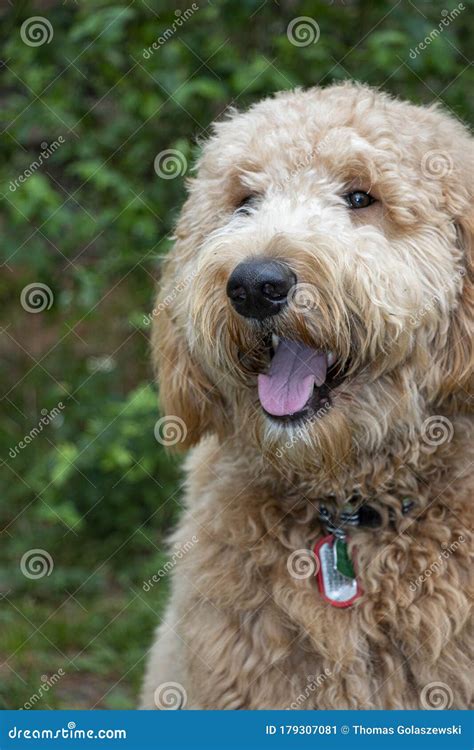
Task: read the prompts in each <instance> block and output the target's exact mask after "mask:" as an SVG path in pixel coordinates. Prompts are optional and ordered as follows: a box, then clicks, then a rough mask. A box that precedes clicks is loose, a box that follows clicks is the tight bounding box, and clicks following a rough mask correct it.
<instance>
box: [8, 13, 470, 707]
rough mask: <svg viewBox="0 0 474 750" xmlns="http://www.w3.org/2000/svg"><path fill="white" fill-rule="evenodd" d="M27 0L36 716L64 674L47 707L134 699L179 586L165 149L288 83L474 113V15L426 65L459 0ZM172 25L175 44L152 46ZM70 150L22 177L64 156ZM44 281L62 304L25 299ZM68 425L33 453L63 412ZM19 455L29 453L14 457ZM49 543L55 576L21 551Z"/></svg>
mask: <svg viewBox="0 0 474 750" xmlns="http://www.w3.org/2000/svg"><path fill="white" fill-rule="evenodd" d="M196 5H197V6H198V9H197V10H196V11H195V12H193V13H192V14H191V16H190V17H188V18H187V20H185V21H184V22H182V23H181V25H177V19H179V18H180V16H181V17H182V19H183V18H184V16H183V14H184V13H185V11H186V9H188V8H189V7H191V3H188V4H186V3H185V4H181V5H180V6H179V7H178V6H177V5H174V4H172V3H164V2H159V3H156V2H153V0H147V2H145V1H143V2H141V1H140V0H137V1H135V2H121V1H120V0H115V1H114V0H97V1H96V2H87V1H85V0H80V1H79V2H72V1H70V0H65V2H36V3H21V2H20V3H15V4H14V7H10V6H8V5H6V6H4V7H3V8H2V10H1V11H0V14H1V15H0V20H1V24H0V29H1V30H0V35H1V37H2V50H3V51H2V57H3V60H4V63H3V65H2V70H1V76H2V81H3V87H2V94H1V105H2V106H1V119H2V138H1V145H0V149H1V160H0V184H1V192H2V211H1V217H0V221H1V229H2V232H1V235H2V243H1V256H2V274H1V276H0V294H1V299H2V317H3V320H2V326H3V334H2V338H1V344H0V346H1V368H2V384H3V385H2V395H3V400H2V406H3V410H2V430H1V434H0V459H1V461H2V475H1V476H2V478H1V480H0V529H1V532H0V533H1V535H0V706H3V707H9V708H17V707H21V706H23V705H24V704H25V703H26V702H27V701H30V700H31V697H32V696H33V695H35V694H37V693H38V691H39V690H40V685H41V684H42V683H44V680H45V678H48V677H50V676H51V675H53V674H55V673H57V672H58V670H59V669H61V670H62V671H63V672H64V676H62V677H61V679H60V680H59V681H58V682H57V684H56V685H55V686H54V687H53V688H51V689H50V690H48V691H47V692H44V691H43V692H44V695H43V697H42V698H41V699H39V700H38V701H37V702H36V703H35V707H37V708H45V707H48V706H49V707H53V708H66V707H67V708H90V707H93V706H97V707H102V708H103V707H105V708H128V707H129V708H132V707H134V705H135V702H136V695H137V690H138V686H139V683H140V679H141V675H142V671H143V659H144V655H145V650H146V648H147V646H148V644H149V642H150V638H151V633H152V629H153V627H154V625H155V623H156V622H157V621H158V619H159V615H160V611H161V608H162V606H163V602H164V600H165V597H166V580H165V581H162V582H160V584H159V585H156V586H155V587H154V588H153V589H152V590H151V591H150V592H148V593H146V592H144V591H143V589H142V583H143V581H144V580H146V579H147V578H148V577H150V576H151V575H152V574H153V573H156V571H157V570H158V569H159V568H160V567H161V566H162V564H163V563H164V561H165V560H166V552H165V550H164V548H163V539H164V536H165V535H166V533H167V531H168V529H169V528H170V525H171V524H172V523H173V519H174V518H175V516H176V512H177V511H179V503H180V495H179V466H178V465H177V463H176V461H175V460H172V459H170V458H169V457H168V456H167V455H165V453H164V451H163V448H162V446H160V445H159V444H158V443H157V441H156V440H155V437H154V425H155V421H156V419H157V417H158V414H157V410H156V394H155V392H154V386H153V383H152V377H151V372H150V367H149V363H148V359H149V356H148V333H149V326H148V324H147V322H146V319H145V316H146V314H147V313H148V312H149V311H150V310H151V307H152V299H153V293H154V288H155V284H156V280H157V278H158V275H159V263H160V258H161V257H162V256H163V255H164V254H165V253H166V252H167V250H168V247H169V240H168V236H169V234H170V231H171V229H172V226H173V221H174V219H175V217H176V214H177V211H178V209H179V206H180V203H181V202H182V199H183V195H184V185H183V182H184V181H183V178H182V176H178V177H177V178H176V179H163V178H160V176H159V175H157V173H156V171H155V169H154V160H155V157H156V156H157V154H159V153H161V152H162V151H163V150H165V149H177V150H179V151H180V152H181V153H182V154H184V156H185V158H186V160H187V161H188V163H189V165H191V163H192V161H193V159H194V158H195V155H196V153H197V145H196V143H197V140H198V139H200V138H202V137H203V136H205V135H206V133H207V132H208V130H209V124H210V123H211V121H212V120H213V119H215V118H216V117H219V116H220V115H221V113H222V112H223V111H224V110H225V108H226V107H227V106H229V105H230V104H233V105H236V106H238V107H240V108H243V107H245V106H247V105H248V104H249V103H250V102H252V101H254V100H256V99H259V98H260V97H262V96H265V95H267V94H269V93H271V92H273V91H276V90H278V89H282V88H290V87H293V86H310V85H314V84H318V83H321V84H329V83H331V82H332V81H338V80H341V79H344V78H355V79H358V80H361V81H367V82H369V83H371V84H373V85H375V86H381V87H383V88H385V89H388V90H389V91H391V92H393V93H395V94H398V95H401V96H403V97H408V98H410V99H413V100H414V101H416V102H425V103H426V102H431V101H434V100H438V99H439V100H441V101H442V102H443V103H444V104H445V105H446V106H448V107H449V108H450V109H451V111H452V112H453V113H454V114H455V115H457V116H458V117H460V118H462V119H464V120H466V119H468V117H469V109H470V102H469V99H468V93H469V91H471V92H472V90H473V88H472V74H471V72H470V68H469V59H468V57H469V56H468V40H469V36H470V33H471V32H472V27H471V29H470V24H471V22H472V13H471V12H470V9H471V8H472V2H470V0H464V3H463V6H464V8H465V10H463V11H462V13H461V14H460V16H459V17H458V18H457V19H456V20H454V21H453V22H452V23H450V24H449V25H448V26H446V27H445V28H444V27H443V31H442V32H441V33H439V35H438V36H437V37H436V38H433V39H432V41H431V42H430V43H429V44H428V45H427V46H426V49H425V50H424V51H421V52H420V54H415V55H414V56H413V53H412V54H411V51H413V50H414V49H415V47H416V46H417V45H419V43H420V41H423V39H424V38H425V37H427V36H428V35H430V33H431V32H432V31H433V29H435V28H438V25H439V23H440V21H441V19H442V18H443V17H445V16H446V12H445V11H446V10H451V9H452V8H454V7H456V6H455V5H454V3H453V5H452V6H451V4H448V5H446V4H445V3H444V0H443V3H440V2H437V1H435V2H422V0H415V2H400V1H399V2H395V3H392V2H385V0H378V1H377V2H374V3H368V2H364V1H363V0H345V2H344V0H341V1H340V2H336V1H332V2H321V1H312V2H293V1H292V0H280V2H279V3H273V2H269V1H268V0H267V2H265V1H264V2H262V0H212V2H211V0H209V2H207V1H205V0H204V1H201V0H198V2H196ZM32 16H42V17H44V18H46V19H47V20H48V21H49V22H50V24H51V27H52V29H53V32H54V34H53V36H52V38H51V39H50V40H49V41H47V42H45V43H43V44H41V45H38V46H32V45H29V44H26V43H25V42H24V41H23V39H22V35H21V28H22V24H23V22H24V21H25V20H26V19H28V18H30V17H32ZM299 16H308V17H310V18H312V19H314V20H315V21H316V22H317V23H318V26H319V29H320V37H319V40H318V41H317V43H314V44H309V45H307V46H295V45H294V44H292V43H290V41H289V39H288V36H287V27H288V24H289V22H290V21H291V20H292V19H294V18H295V17H299ZM167 29H171V30H172V33H171V35H169V34H168V35H167V39H166V41H165V43H163V44H161V43H160V45H159V46H158V49H156V50H154V51H153V52H152V54H150V55H149V56H148V58H147V57H146V56H144V55H143V50H144V49H146V48H148V47H149V46H150V45H152V43H153V42H156V41H157V40H158V39H159V38H160V37H162V36H163V34H164V33H165V32H166V30H167ZM60 137H61V138H62V141H63V142H60V146H59V147H58V148H57V149H56V150H55V151H54V153H53V154H52V155H51V156H50V158H48V159H47V160H46V162H45V163H44V164H43V165H42V166H41V167H40V168H39V169H37V170H34V171H33V172H32V173H31V176H29V177H28V178H27V179H26V180H25V181H24V182H22V183H20V184H19V186H18V187H16V188H15V189H12V187H11V185H12V181H14V180H16V179H18V176H19V175H21V174H23V173H24V170H25V169H27V168H28V167H29V165H31V163H32V162H34V161H35V159H37V158H38V156H39V153H40V151H41V150H42V149H43V148H44V144H51V143H53V142H55V141H58V139H59V138H60ZM36 282H41V283H43V284H46V285H47V286H48V287H49V288H50V289H51V292H52V297H53V302H52V304H51V306H50V308H49V309H45V310H44V311H43V312H41V313H31V312H27V311H26V310H25V309H24V307H23V306H22V304H21V301H20V300H21V293H22V290H23V289H24V288H25V286H27V285H29V284H32V283H36ZM60 402H61V403H62V404H63V407H62V408H61V409H60V413H59V414H58V415H57V416H56V418H55V419H54V420H53V421H52V422H51V424H49V425H48V426H46V427H45V428H44V429H43V430H42V432H41V434H39V435H38V436H37V437H35V438H34V439H33V440H32V441H31V443H29V444H28V445H27V446H26V447H24V448H23V449H20V450H19V451H18V452H15V450H14V448H15V446H18V444H19V442H20V441H21V440H22V439H23V438H24V436H25V435H27V434H29V433H30V431H31V430H32V429H33V428H34V427H35V426H37V425H38V423H39V421H40V419H41V417H42V415H44V413H45V410H46V411H48V412H49V411H50V410H51V409H54V408H55V407H57V405H58V404H59V403H60ZM12 449H13V454H14V455H13V456H12ZM36 548H40V549H43V550H46V551H47V552H48V553H49V554H50V555H51V558H52V560H53V563H54V568H53V570H52V571H50V575H45V576H43V577H41V578H38V579H31V578H28V577H25V575H23V573H22V572H21V565H20V563H21V559H22V556H23V555H24V554H25V553H26V552H27V551H28V550H31V549H36Z"/></svg>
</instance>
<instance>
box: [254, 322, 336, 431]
mask: <svg viewBox="0 0 474 750" xmlns="http://www.w3.org/2000/svg"><path fill="white" fill-rule="evenodd" d="M269 349H270V365H269V367H268V369H267V371H266V373H261V374H259V376H258V397H259V400H260V404H261V406H262V408H263V410H264V412H265V413H266V414H267V415H268V416H269V417H271V418H272V419H273V420H276V421H278V422H280V423H281V422H283V423H285V422H295V421H298V420H302V419H308V418H313V417H314V418H318V417H322V416H324V414H326V412H327V411H328V410H329V409H330V408H331V406H332V391H333V389H334V388H335V387H336V386H337V385H338V384H339V383H340V382H341V380H342V378H343V373H341V370H340V368H339V367H338V366H337V363H336V356H335V354H334V353H333V352H329V351H324V350H319V349H313V348H312V347H310V346H307V345H306V344H304V343H303V342H301V341H292V340H290V339H286V338H279V337H277V336H275V335H273V336H272V345H271V346H270V348H269Z"/></svg>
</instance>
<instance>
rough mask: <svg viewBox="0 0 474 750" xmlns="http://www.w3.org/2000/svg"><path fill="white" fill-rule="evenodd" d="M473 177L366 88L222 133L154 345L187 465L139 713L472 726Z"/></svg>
mask: <svg viewBox="0 0 474 750" xmlns="http://www.w3.org/2000/svg"><path fill="white" fill-rule="evenodd" d="M472 155H473V149H472V140H471V138H470V135H469V132H468V130H467V128H466V127H465V126H464V125H463V124H462V123H460V122H459V121H458V120H457V118H455V117H454V116H452V115H451V114H448V113H447V112H446V111H444V110H443V109H442V108H440V107H439V106H428V107H423V106H415V105H414V104H411V103H408V102H404V101H400V100H398V99H395V98H392V97H391V96H389V95H387V94H385V93H382V92H380V91H378V90H375V89H372V88H370V87H367V86H365V85H361V84H357V83H348V82H345V83H343V84H338V85H333V86H330V87H328V88H312V89H309V90H294V91H287V92H282V93H279V94H277V95H275V96H273V97H271V98H268V99H265V100H263V101H261V102H259V103H257V104H255V105H254V106H252V107H250V109H249V110H248V111H246V112H244V113H238V112H235V111H232V112H231V113H230V114H229V115H228V116H226V117H225V118H224V119H223V120H222V121H220V122H217V123H216V124H215V125H214V130H213V135H212V136H211V137H210V139H209V140H208V142H207V143H206V144H205V145H204V147H203V150H202V157H201V158H200V160H199V163H198V169H197V176H196V177H194V178H192V179H191V180H190V181H189V184H188V189H189V193H188V198H187V200H186V203H185V205H184V208H183V210H182V213H181V217H180V219H179V222H178V224H177V229H176V237H175V244H174V247H173V249H172V251H171V252H170V254H169V256H168V257H167V259H166V261H165V267H164V271H163V277H162V283H161V291H160V293H159V297H158V306H157V309H158V313H157V315H156V316H155V320H154V329H153V336H152V342H153V353H154V361H155V362H156V365H157V369H158V379H159V387H160V400H161V405H162V409H163V411H164V414H165V415H167V416H166V417H165V418H164V424H165V425H166V421H167V420H168V428H169V429H171V428H174V430H175V432H176V431H177V432H178V433H179V436H178V437H175V439H174V440H173V441H172V442H175V443H177V440H178V439H179V443H177V447H178V448H188V447H191V446H193V448H192V451H191V452H190V453H189V454H188V456H187V460H186V464H185V471H186V477H187V480H186V491H185V498H184V504H185V510H184V512H183V515H182V517H181V520H180V521H179V525H178V527H177V529H176V531H175V532H174V534H173V536H172V540H171V541H172V544H173V545H174V546H173V547H172V548H171V549H172V550H174V551H173V561H172V562H173V564H172V565H171V566H170V567H172V568H173V570H172V574H171V575H172V593H171V600H170V602H169V605H168V608H167V609H166V612H165V614H164V616H163V619H162V622H161V624H160V625H159V628H158V631H157V635H156V640H155V642H154V645H153V647H152V649H151V652H150V655H149V661H148V666H147V670H146V676H145V680H144V685H143V689H142V695H141V707H142V708H147V709H157V708H158V709H168V708H187V709H295V708H297V709H420V708H421V709H423V708H425V709H429V708H456V709H465V708H467V707H469V706H471V705H472V686H473V684H474V681H473V680H472V675H471V674H470V666H469V665H470V658H472V653H473V645H474V638H473V629H472V621H471V620H470V603H469V602H470V599H469V588H470V586H471V584H472V576H471V575H470V573H469V562H470V555H471V551H472V547H471V541H472V536H471V532H470V527H471V514H470V498H471V493H472V486H473V482H472V455H471V454H472V403H471V394H472V364H473V305H474V294H473V261H472V233H473V229H474V212H473V209H472V200H473V194H472V193H473V183H472V175H473V174H474V170H473V163H472Z"/></svg>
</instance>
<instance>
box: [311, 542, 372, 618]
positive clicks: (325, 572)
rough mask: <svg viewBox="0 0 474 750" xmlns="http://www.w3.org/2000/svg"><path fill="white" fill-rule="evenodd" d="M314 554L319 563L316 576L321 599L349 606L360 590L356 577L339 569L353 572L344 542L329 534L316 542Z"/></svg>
mask: <svg viewBox="0 0 474 750" xmlns="http://www.w3.org/2000/svg"><path fill="white" fill-rule="evenodd" d="M338 543H339V544H338ZM314 554H315V555H316V558H317V560H318V563H319V564H318V566H317V572H316V577H317V581H318V588H319V591H320V592H321V596H322V597H323V599H325V600H326V601H327V602H329V604H332V605H333V607H350V605H351V604H353V603H354V602H355V600H356V599H358V598H359V597H360V596H361V594H362V590H361V588H360V586H359V582H358V581H357V578H356V577H352V576H348V575H344V573H342V572H341V569H342V570H344V571H345V572H347V573H353V572H354V571H353V568H352V562H351V560H350V558H349V557H348V555H347V545H346V544H345V542H344V541H343V540H339V539H337V540H336V537H335V536H334V534H329V535H328V536H325V537H323V538H322V539H319V540H318V541H317V542H316V545H315V547H314ZM338 557H339V560H338Z"/></svg>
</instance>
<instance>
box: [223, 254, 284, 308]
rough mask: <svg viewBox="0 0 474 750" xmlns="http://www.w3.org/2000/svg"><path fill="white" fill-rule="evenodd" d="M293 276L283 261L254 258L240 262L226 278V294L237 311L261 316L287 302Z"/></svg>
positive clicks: (281, 306)
mask: <svg viewBox="0 0 474 750" xmlns="http://www.w3.org/2000/svg"><path fill="white" fill-rule="evenodd" d="M295 284H296V276H295V274H294V273H293V271H292V270H291V268H290V267H289V266H287V265H286V263H282V262H281V261H279V260H272V259H269V258H255V259H252V260H246V261H244V262H243V263H239V265H238V266H236V267H235V268H234V270H233V271H232V273H231V275H230V276H229V280H228V282H227V296H228V297H229V299H230V301H231V302H232V305H233V306H234V308H235V309H236V310H237V312H238V313H239V314H240V315H243V316H244V317H246V318H257V320H263V318H267V317H268V316H270V315H276V314H277V313H279V312H280V310H281V309H282V308H283V307H284V306H285V305H286V298H287V295H288V292H289V291H290V289H291V287H292V286H294V285H295Z"/></svg>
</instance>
